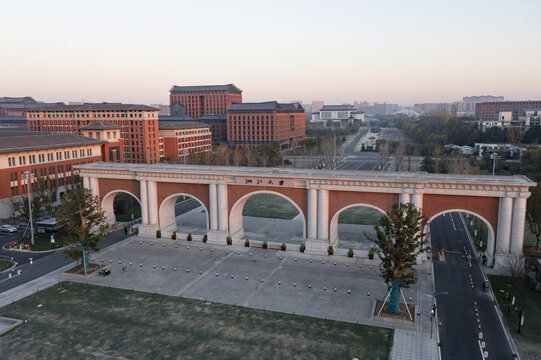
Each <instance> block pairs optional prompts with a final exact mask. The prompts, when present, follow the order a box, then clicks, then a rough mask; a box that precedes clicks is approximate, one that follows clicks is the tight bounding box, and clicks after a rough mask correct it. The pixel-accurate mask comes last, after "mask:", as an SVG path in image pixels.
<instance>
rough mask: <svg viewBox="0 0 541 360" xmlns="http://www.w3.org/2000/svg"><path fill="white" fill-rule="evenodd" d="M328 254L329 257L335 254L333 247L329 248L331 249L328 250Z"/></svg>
mask: <svg viewBox="0 0 541 360" xmlns="http://www.w3.org/2000/svg"><path fill="white" fill-rule="evenodd" d="M327 254H329V255H332V254H334V249H333V247H332V246H329V247H328V248H327Z"/></svg>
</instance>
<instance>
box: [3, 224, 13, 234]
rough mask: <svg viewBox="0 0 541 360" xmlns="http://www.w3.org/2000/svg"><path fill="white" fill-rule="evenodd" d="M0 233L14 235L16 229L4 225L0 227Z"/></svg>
mask: <svg viewBox="0 0 541 360" xmlns="http://www.w3.org/2000/svg"><path fill="white" fill-rule="evenodd" d="M0 232H7V233H14V232H17V228H16V227H15V226H11V225H8V224H4V225H0Z"/></svg>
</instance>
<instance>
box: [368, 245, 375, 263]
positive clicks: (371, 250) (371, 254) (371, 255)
mask: <svg viewBox="0 0 541 360" xmlns="http://www.w3.org/2000/svg"><path fill="white" fill-rule="evenodd" d="M375 253H376V250H375V249H374V248H371V249H370V250H368V258H369V259H370V260H372V259H374V254H375Z"/></svg>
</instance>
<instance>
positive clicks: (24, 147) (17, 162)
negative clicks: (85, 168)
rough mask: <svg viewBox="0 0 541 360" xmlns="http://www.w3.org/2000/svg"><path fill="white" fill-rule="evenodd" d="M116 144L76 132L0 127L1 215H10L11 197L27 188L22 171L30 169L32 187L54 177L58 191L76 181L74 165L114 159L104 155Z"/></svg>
mask: <svg viewBox="0 0 541 360" xmlns="http://www.w3.org/2000/svg"><path fill="white" fill-rule="evenodd" d="M110 140H112V139H110ZM119 144H120V143H119V142H116V143H115V142H114V141H111V142H108V141H106V140H98V139H96V138H88V137H84V136H79V135H75V134H55V133H48V132H28V131H14V130H9V131H5V130H4V131H1V130H0V219H4V218H7V217H10V216H11V215H12V214H11V212H12V209H11V198H12V197H16V196H18V195H21V194H23V193H26V192H27V191H28V188H27V184H28V180H27V179H26V176H25V174H24V172H25V171H30V173H31V184H32V185H31V187H30V190H31V191H32V190H33V189H34V185H33V184H34V183H35V182H36V181H37V179H38V178H40V177H41V178H45V179H48V180H47V181H54V183H55V184H56V185H57V186H58V187H59V195H60V193H62V192H63V187H64V186H66V185H69V184H72V183H74V182H75V181H76V179H75V175H77V170H76V168H75V166H76V165H80V164H86V163H91V162H96V161H114V159H109V158H107V154H108V149H109V148H110V147H114V146H115V145H116V146H118V145H119Z"/></svg>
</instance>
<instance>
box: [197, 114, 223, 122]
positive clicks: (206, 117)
mask: <svg viewBox="0 0 541 360" xmlns="http://www.w3.org/2000/svg"><path fill="white" fill-rule="evenodd" d="M197 120H199V121H205V120H227V116H225V115H214V114H205V115H203V116H201V117H200V118H199V119H197Z"/></svg>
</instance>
